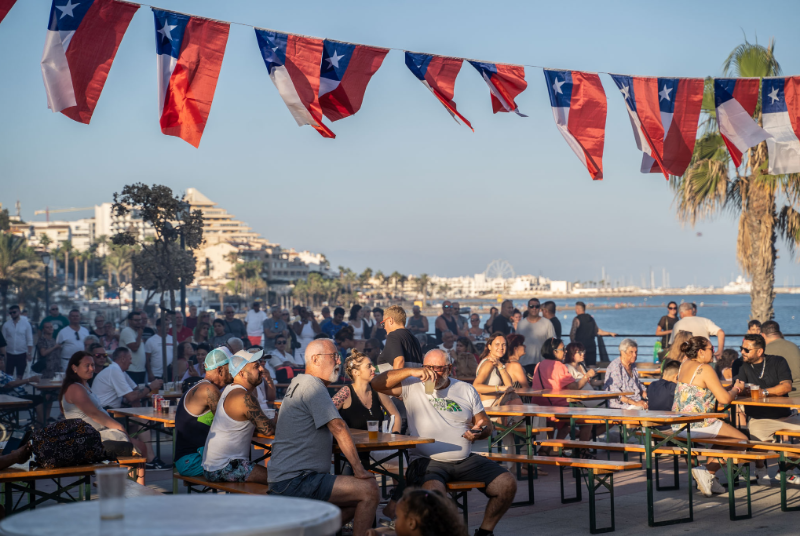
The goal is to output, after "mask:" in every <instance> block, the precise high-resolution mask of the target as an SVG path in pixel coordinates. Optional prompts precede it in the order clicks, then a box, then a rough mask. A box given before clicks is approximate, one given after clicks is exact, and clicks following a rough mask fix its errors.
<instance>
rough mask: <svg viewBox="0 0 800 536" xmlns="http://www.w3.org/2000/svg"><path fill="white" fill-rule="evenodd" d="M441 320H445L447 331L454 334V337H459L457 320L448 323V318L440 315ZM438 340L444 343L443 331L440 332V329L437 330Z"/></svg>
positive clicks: (452, 319)
mask: <svg viewBox="0 0 800 536" xmlns="http://www.w3.org/2000/svg"><path fill="white" fill-rule="evenodd" d="M439 318H441V319H442V320H444V323H445V324H446V325H447V331H450V332H452V333H453V335H455V336H456V337H458V324H457V323H456V319H455V318H451V319H450V320H449V321H448V320H447V317H445V316H444V315H439ZM436 340H438V341H439V342H441V341H442V330H440V329H439V328H436Z"/></svg>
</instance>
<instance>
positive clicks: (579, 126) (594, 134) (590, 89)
mask: <svg viewBox="0 0 800 536" xmlns="http://www.w3.org/2000/svg"><path fill="white" fill-rule="evenodd" d="M544 78H545V80H546V81H547V91H548V93H549V94H550V106H551V107H552V108H553V118H554V119H555V121H556V126H557V127H558V130H559V131H560V132H561V135H562V136H564V139H565V140H567V144H568V145H569V147H570V149H572V150H573V152H574V153H575V154H576V155H577V156H578V158H579V159H580V161H581V162H583V165H584V166H586V169H588V170H589V175H591V176H592V179H594V180H602V179H603V146H604V145H605V137H606V110H607V104H606V94H605V91H603V84H602V83H600V77H599V76H598V75H597V74H595V73H584V72H581V71H552V70H550V69H544Z"/></svg>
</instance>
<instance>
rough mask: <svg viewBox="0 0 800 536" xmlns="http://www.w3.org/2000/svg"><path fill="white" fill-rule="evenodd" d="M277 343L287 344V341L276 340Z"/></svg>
mask: <svg viewBox="0 0 800 536" xmlns="http://www.w3.org/2000/svg"><path fill="white" fill-rule="evenodd" d="M275 344H286V341H275Z"/></svg>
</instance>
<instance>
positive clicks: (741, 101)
mask: <svg viewBox="0 0 800 536" xmlns="http://www.w3.org/2000/svg"><path fill="white" fill-rule="evenodd" d="M760 83H761V79H759V78H717V79H715V80H714V105H715V106H716V107H717V124H718V125H719V133H720V134H721V135H722V139H723V141H725V145H726V146H727V147H728V152H729V153H730V155H731V158H733V163H734V164H735V165H736V167H739V166H741V165H742V154H743V153H744V152H745V151H746V150H747V149H749V148H750V147H753V146H754V145H758V144H759V143H761V142H762V141H765V140H766V139H767V138H771V137H772V136H771V135H770V134H769V132H767V131H765V130H764V129H763V128H761V127H760V126H758V123H756V122H755V120H753V114H754V113H755V111H756V105H757V104H758V86H759V84H760Z"/></svg>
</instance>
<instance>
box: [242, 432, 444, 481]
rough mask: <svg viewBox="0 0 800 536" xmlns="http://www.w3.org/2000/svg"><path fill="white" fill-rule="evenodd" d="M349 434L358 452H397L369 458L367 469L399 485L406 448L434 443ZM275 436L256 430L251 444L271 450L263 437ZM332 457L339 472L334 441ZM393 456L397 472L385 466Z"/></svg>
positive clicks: (339, 458) (397, 436) (339, 456)
mask: <svg viewBox="0 0 800 536" xmlns="http://www.w3.org/2000/svg"><path fill="white" fill-rule="evenodd" d="M350 435H351V436H352V437H353V443H354V444H355V447H356V450H357V451H358V452H373V451H376V450H393V451H394V450H396V451H397V452H393V453H392V454H390V455H389V456H386V457H385V458H381V459H380V460H373V459H372V458H370V465H369V467H367V470H368V471H372V472H373V473H377V474H380V475H384V476H388V477H391V478H396V479H397V480H398V482H400V485H405V480H406V475H405V471H404V470H403V460H404V455H405V451H407V450H408V449H413V448H415V447H416V446H417V445H423V444H426V443H434V442H435V440H433V439H430V438H427V437H416V436H408V435H401V434H384V433H382V432H378V434H377V437H376V438H375V439H370V437H369V432H367V431H366V430H355V429H351V430H350ZM274 438H275V436H265V435H262V434H259V433H258V432H256V433H255V434H254V435H253V442H252V443H253V444H254V445H256V446H258V447H261V448H264V449H266V450H267V451H268V452H269V451H271V445H270V444H268V443H267V442H266V441H264V439H274ZM270 455H271V452H270V453H269V454H266V455H265V456H263V457H261V458H259V459H258V460H255V461H256V462H259V461H261V460H263V459H264V458H267V457H269V456H270ZM333 457H334V471H335V473H336V474H341V467H342V465H343V463H344V461H346V460H343V459H342V453H341V451H340V450H339V448H338V446H337V445H336V442H334V444H333ZM394 458H397V463H398V469H397V473H393V472H391V470H390V469H389V468H387V467H386V466H385V464H387V463H388V462H391V461H392V460H393V459H394Z"/></svg>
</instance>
